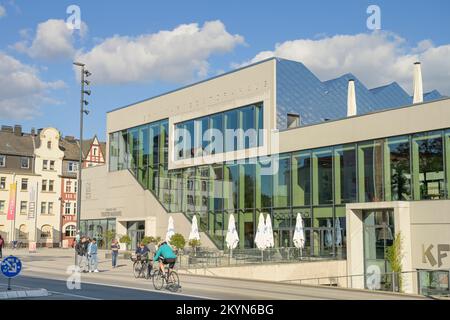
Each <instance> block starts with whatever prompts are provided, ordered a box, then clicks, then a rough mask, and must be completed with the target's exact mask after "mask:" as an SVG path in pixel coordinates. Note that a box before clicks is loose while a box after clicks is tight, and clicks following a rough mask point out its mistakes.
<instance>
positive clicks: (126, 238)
mask: <svg viewBox="0 0 450 320" xmlns="http://www.w3.org/2000/svg"><path fill="white" fill-rule="evenodd" d="M119 244H121V245H124V247H125V248H126V249H127V250H128V247H129V245H130V244H131V238H130V237H129V236H128V235H127V234H126V235H123V236H121V237H120V238H119Z"/></svg>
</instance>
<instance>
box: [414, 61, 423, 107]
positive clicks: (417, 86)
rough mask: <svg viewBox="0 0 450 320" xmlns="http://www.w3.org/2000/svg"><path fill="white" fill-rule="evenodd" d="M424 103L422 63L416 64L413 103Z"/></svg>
mask: <svg viewBox="0 0 450 320" xmlns="http://www.w3.org/2000/svg"><path fill="white" fill-rule="evenodd" d="M421 102H423V86H422V69H421V66H420V62H416V63H414V96H413V103H421Z"/></svg>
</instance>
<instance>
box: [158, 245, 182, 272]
mask: <svg viewBox="0 0 450 320" xmlns="http://www.w3.org/2000/svg"><path fill="white" fill-rule="evenodd" d="M153 261H154V262H158V261H159V268H160V270H161V271H162V274H163V276H164V277H165V273H164V265H166V264H168V265H169V272H168V274H167V275H170V272H171V271H172V270H173V267H174V266H175V262H176V261H177V255H176V254H175V252H174V251H173V249H172V247H171V246H170V245H169V244H168V243H167V242H166V241H162V242H160V243H159V245H158V251H156V253H155V256H154V257H153Z"/></svg>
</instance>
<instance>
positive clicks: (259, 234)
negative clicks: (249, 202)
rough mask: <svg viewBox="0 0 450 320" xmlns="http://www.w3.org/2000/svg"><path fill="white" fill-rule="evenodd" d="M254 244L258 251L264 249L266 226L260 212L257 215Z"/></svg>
mask: <svg viewBox="0 0 450 320" xmlns="http://www.w3.org/2000/svg"><path fill="white" fill-rule="evenodd" d="M255 244H256V246H257V247H258V249H260V250H264V249H265V248H266V245H267V243H266V224H265V222H264V215H263V213H262V212H261V213H260V215H259V221H258V229H257V230H256V236H255Z"/></svg>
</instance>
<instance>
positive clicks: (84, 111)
mask: <svg viewBox="0 0 450 320" xmlns="http://www.w3.org/2000/svg"><path fill="white" fill-rule="evenodd" d="M73 64H74V65H76V66H78V67H81V70H80V71H81V98H80V157H79V161H78V182H77V230H76V231H77V232H78V230H80V216H81V172H82V168H83V116H84V114H86V115H88V114H89V110H87V109H85V108H84V106H85V105H86V106H87V105H88V104H89V102H87V101H86V100H85V99H84V95H85V94H87V95H88V96H90V95H91V90H85V85H86V86H88V85H89V83H90V81H88V80H86V79H85V78H87V77H89V76H90V75H91V73H90V72H89V71H88V70H86V69H85V64H84V63H81V62H74V63H73ZM75 264H77V253H76V252H75Z"/></svg>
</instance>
